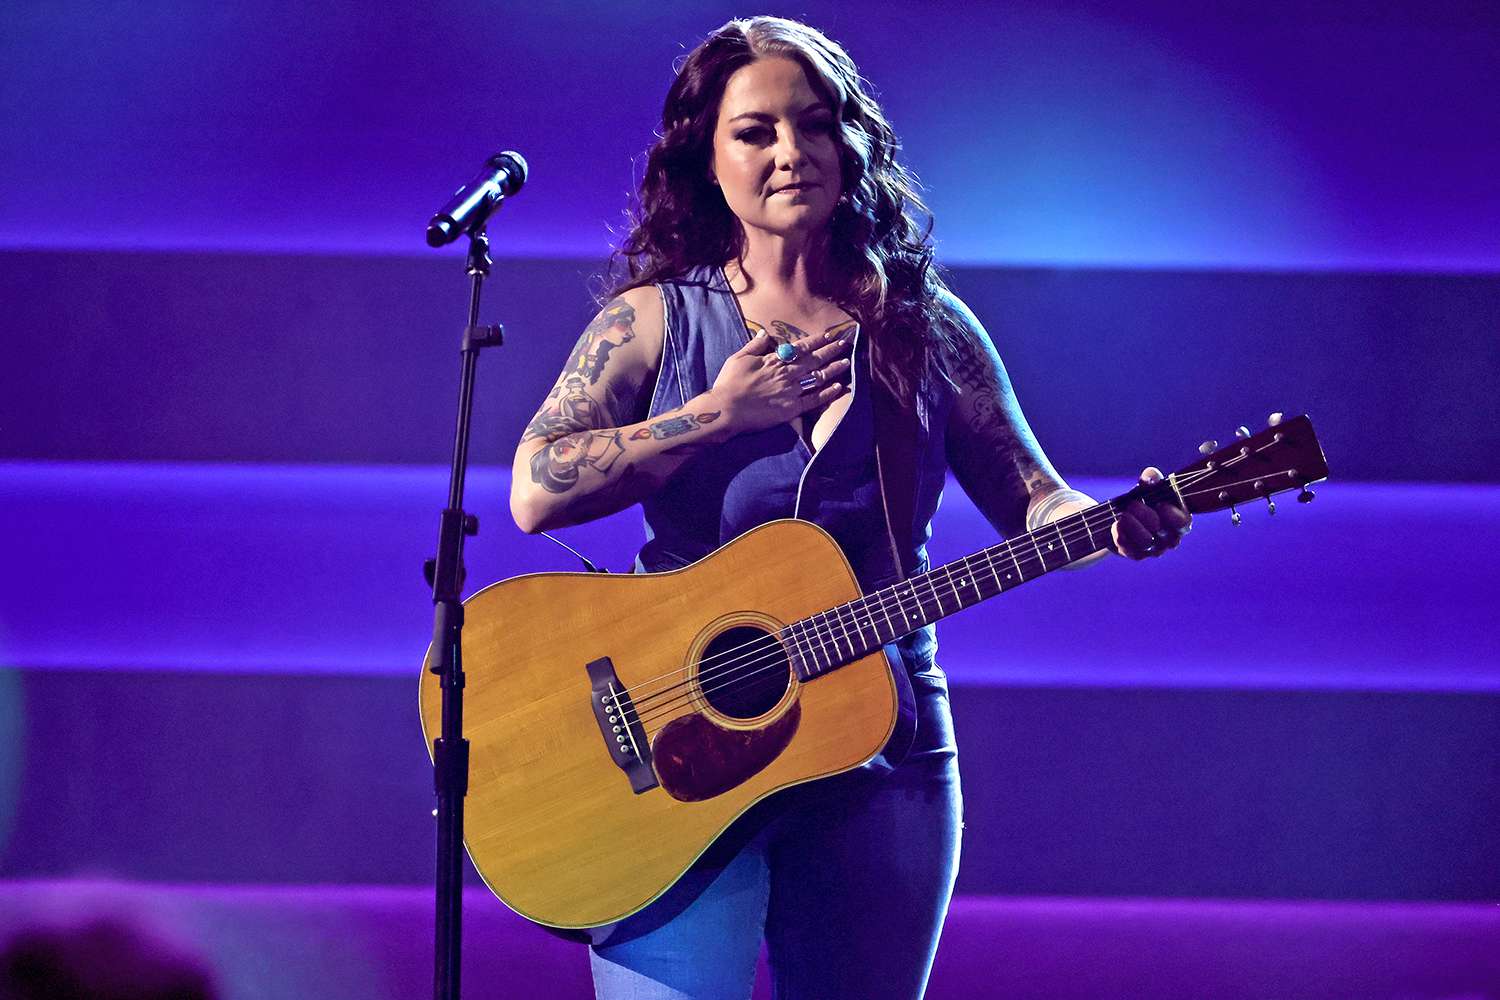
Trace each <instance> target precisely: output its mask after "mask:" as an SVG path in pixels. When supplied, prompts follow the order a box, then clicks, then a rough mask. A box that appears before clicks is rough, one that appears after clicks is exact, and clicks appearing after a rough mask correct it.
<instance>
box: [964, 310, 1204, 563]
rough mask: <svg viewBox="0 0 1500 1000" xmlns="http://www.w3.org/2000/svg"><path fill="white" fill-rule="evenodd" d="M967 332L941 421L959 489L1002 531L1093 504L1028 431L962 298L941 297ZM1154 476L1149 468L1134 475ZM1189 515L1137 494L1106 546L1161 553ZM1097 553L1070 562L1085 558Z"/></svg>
mask: <svg viewBox="0 0 1500 1000" xmlns="http://www.w3.org/2000/svg"><path fill="white" fill-rule="evenodd" d="M948 305H949V307H950V309H951V310H952V314H953V316H954V317H955V318H956V319H957V320H958V321H959V325H960V326H961V327H962V328H963V329H964V330H965V331H966V332H967V333H968V337H967V341H968V345H969V348H970V350H969V351H968V353H967V354H966V355H965V356H964V357H963V358H962V359H960V360H959V361H958V363H956V364H955V365H954V371H953V378H954V381H955V382H956V383H957V384H958V387H959V395H958V401H957V403H956V405H955V406H954V407H953V413H952V417H951V419H950V420H949V421H948V432H947V447H948V464H949V465H950V466H951V467H952V468H953V472H954V475H955V476H956V477H957V478H958V481H959V484H960V485H961V486H963V488H964V492H966V493H968V494H969V498H970V499H972V500H973V501H974V505H975V506H977V507H978V508H979V509H980V511H981V512H983V514H984V516H985V517H987V518H988V519H989V521H990V523H991V524H993V525H994V526H995V527H996V529H998V530H999V531H1000V532H1001V533H1002V534H1004V535H1015V534H1017V533H1019V532H1022V531H1026V530H1031V529H1035V528H1038V527H1040V526H1042V525H1043V524H1048V523H1050V522H1052V521H1056V520H1058V519H1059V518H1062V517H1066V516H1067V515H1069V514H1072V513H1075V512H1076V511H1079V510H1083V509H1086V508H1088V507H1092V506H1093V505H1094V501H1093V499H1092V498H1091V497H1089V496H1088V495H1087V494H1084V493H1080V492H1078V491H1077V490H1074V489H1070V488H1069V487H1068V484H1067V483H1065V482H1064V481H1063V479H1062V477H1061V476H1059V475H1058V474H1057V470H1056V469H1054V468H1052V463H1051V462H1049V461H1047V456H1046V455H1045V454H1044V453H1043V452H1042V449H1041V446H1040V445H1038V444H1037V442H1036V438H1035V437H1033V436H1032V433H1031V428H1030V427H1029V426H1027V424H1026V417H1025V416H1024V415H1023V414H1022V413H1021V407H1020V404H1019V403H1017V402H1016V395H1015V392H1014V391H1013V390H1012V389H1011V385H1010V377H1009V376H1007V375H1006V373H1005V365H1003V364H1001V362H1000V355H999V354H997V353H996V351H995V346H994V344H992V343H990V338H989V335H988V334H987V333H985V331H984V327H983V326H981V325H980V323H979V320H978V319H976V318H975V317H974V314H973V313H971V312H970V311H969V309H968V307H967V306H965V305H964V304H963V303H962V302H960V301H958V299H956V298H954V299H950V300H949V302H948ZM1159 479H1161V472H1160V471H1158V470H1156V469H1153V468H1148V469H1146V470H1145V471H1144V472H1142V473H1141V482H1154V481H1157V480H1159ZM1191 527H1192V518H1190V517H1189V516H1188V514H1187V513H1186V512H1185V511H1183V510H1182V509H1181V508H1180V507H1178V506H1176V505H1175V504H1172V503H1166V502H1163V503H1159V504H1157V505H1155V506H1154V507H1152V506H1148V505H1147V504H1145V503H1144V502H1142V501H1139V500H1137V501H1136V502H1135V503H1133V504H1131V505H1130V506H1129V507H1127V508H1126V509H1125V510H1124V511H1122V512H1121V513H1120V514H1119V516H1118V517H1116V519H1115V520H1114V522H1113V523H1112V524H1111V525H1110V540H1111V542H1112V543H1113V544H1112V547H1111V551H1114V552H1116V553H1118V554H1119V555H1122V556H1126V557H1128V558H1130V559H1137V560H1139V559H1146V558H1151V557H1155V556H1160V555H1162V554H1163V553H1164V552H1167V551H1169V550H1171V549H1173V548H1176V547H1177V544H1178V542H1180V541H1181V540H1182V536H1183V535H1184V534H1186V533H1187V531H1188V530H1189V529H1190V528H1191ZM1102 556H1103V553H1102V552H1100V553H1096V554H1095V555H1092V556H1086V557H1084V558H1083V559H1080V560H1078V561H1077V562H1075V563H1073V564H1072V565H1073V566H1085V565H1088V564H1089V563H1092V562H1094V561H1095V560H1097V559H1098V558H1101V557H1102Z"/></svg>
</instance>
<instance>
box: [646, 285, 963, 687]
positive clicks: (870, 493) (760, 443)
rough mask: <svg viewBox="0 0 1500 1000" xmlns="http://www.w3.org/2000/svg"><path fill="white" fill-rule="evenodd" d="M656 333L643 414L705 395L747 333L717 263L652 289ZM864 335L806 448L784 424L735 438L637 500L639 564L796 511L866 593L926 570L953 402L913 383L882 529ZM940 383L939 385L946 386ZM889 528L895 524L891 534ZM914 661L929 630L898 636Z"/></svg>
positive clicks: (924, 656)
mask: <svg viewBox="0 0 1500 1000" xmlns="http://www.w3.org/2000/svg"><path fill="white" fill-rule="evenodd" d="M659 287H660V290H661V295H662V304H663V307H664V310H665V336H664V338H663V343H662V354H661V364H660V367H659V369H658V372H657V378H656V387H655V389H654V391H653V392H652V395H651V407H650V416H651V417H656V416H658V415H660V414H662V413H665V412H667V411H669V410H674V409H677V408H678V407H680V406H684V405H686V404H687V402H688V401H689V400H691V399H692V398H693V397H695V396H697V395H699V394H700V393H703V392H706V391H707V390H708V389H709V388H710V387H711V386H712V385H713V383H714V379H715V378H716V377H717V376H718V373H719V369H720V368H722V367H723V365H724V362H725V361H727V360H728V359H729V356H730V355H732V354H734V353H735V352H736V351H738V350H739V349H740V348H741V347H743V346H744V345H745V343H746V340H747V338H748V336H749V334H748V332H747V330H746V325H745V317H744V315H743V314H742V313H741V312H740V307H739V303H738V301H737V300H736V299H735V297H734V293H733V292H732V291H730V288H729V284H728V281H727V279H726V278H725V276H724V272H723V270H722V269H721V268H718V267H712V268H709V267H700V268H695V269H694V270H692V271H690V272H688V273H687V274H686V275H684V276H683V277H682V278H680V279H677V280H674V281H667V282H662V283H661V285H660V286H659ZM869 373H870V345H869V338H868V337H867V336H865V335H864V334H863V333H862V332H861V331H859V330H856V333H855V343H854V353H853V365H852V367H851V398H850V402H849V409H848V410H847V411H846V412H845V414H844V416H843V418H842V419H841V420H840V421H839V423H838V425H837V426H836V427H835V428H834V430H833V433H832V434H831V435H830V436H829V438H828V440H827V442H826V443H825V444H824V445H823V447H822V448H821V449H819V450H818V452H817V454H816V455H814V454H813V453H812V452H811V450H810V449H809V448H808V446H807V444H806V442H804V441H803V440H802V437H801V436H800V435H799V434H798V433H797V431H796V430H795V429H794V428H793V427H792V426H791V425H790V424H781V425H779V426H776V427H771V428H768V429H766V430H762V431H755V432H751V433H745V434H739V435H736V436H735V437H732V438H730V439H729V440H728V441H725V442H724V443H722V444H720V445H719V446H717V447H715V448H710V449H708V450H706V451H703V452H700V453H699V454H697V455H695V456H693V457H692V458H690V459H689V460H688V461H687V462H686V463H685V464H683V465H682V466H681V467H680V468H679V469H678V470H677V471H676V473H674V474H673V475H672V477H671V478H670V479H669V480H668V481H667V482H666V483H665V484H664V485H663V486H662V488H661V489H659V490H658V491H657V492H656V493H655V494H653V495H652V496H650V497H648V498H646V500H645V501H644V502H643V503H642V507H643V509H644V513H645V528H646V544H645V546H644V547H643V548H642V549H641V550H640V553H639V555H638V556H637V557H636V570H637V572H653V573H654V572H660V571H663V570H671V569H677V568H679V567H681V566H685V565H687V564H688V563H691V562H695V561H697V560H699V559H702V558H703V557H705V556H707V555H708V554H710V553H711V552H713V551H714V550H715V549H717V548H718V547H719V546H721V545H723V544H724V543H726V542H729V541H731V540H732V539H734V538H737V537H739V536H740V535H742V534H744V533H745V532H746V531H749V530H750V529H751V528H754V527H756V526H758V525H761V524H764V523H766V522H767V521H773V520H776V519H777V518H784V517H797V518H801V519H802V520H805V521H812V522H813V523H815V524H817V525H819V526H821V527H822V528H823V529H824V530H826V531H827V532H828V533H829V534H830V535H832V536H833V538H834V540H836V541H837V542H838V543H839V546H840V547H841V548H842V549H843V550H844V553H845V555H847V556H848V558H849V562H850V564H851V565H852V566H853V567H854V573H855V576H856V578H857V579H858V580H859V583H860V586H861V587H862V588H864V590H865V591H866V592H868V591H870V590H873V589H876V588H879V587H883V586H886V585H888V584H890V583H894V582H895V581H897V580H899V579H902V578H904V577H906V576H910V575H911V574H913V573H919V572H923V571H925V570H926V569H927V548H926V543H927V540H928V538H929V537H931V521H932V515H933V514H934V513H935V512H936V511H937V507H938V504H939V503H940V502H941V499H942V491H943V483H944V479H945V474H946V462H945V458H944V454H943V430H942V429H943V426H944V423H945V422H946V420H947V415H948V414H947V410H948V407H949V406H951V395H950V393H948V392H934V391H933V389H932V387H933V385H941V380H933V379H928V380H926V381H923V382H919V384H918V390H917V399H916V403H917V406H916V418H915V419H914V420H913V421H912V423H913V424H915V426H913V427H903V428H900V429H899V432H901V433H907V434H913V435H915V441H914V442H913V443H914V446H915V447H914V456H915V461H914V463H913V464H914V467H913V468H912V469H911V470H909V471H910V474H911V476H912V477H913V478H914V480H915V481H914V482H912V483H910V484H909V485H908V487H907V488H909V489H911V490H912V491H913V493H912V497H911V501H910V503H909V504H907V505H905V506H906V508H907V509H910V510H911V511H912V516H911V519H910V523H908V524H898V525H894V526H890V527H888V524H887V511H888V509H891V508H892V507H893V506H894V508H895V509H898V510H899V509H901V508H902V505H900V504H897V505H891V504H890V503H889V502H888V499H887V498H885V497H883V495H882V490H881V477H880V473H879V468H878V459H877V457H876V456H877V450H876V447H875V436H876V434H875V432H876V415H875V409H874V406H873V405H872V397H873V396H874V395H875V393H874V392H872V391H871V387H870V381H869V380H870V374H869ZM944 388H946V387H944ZM892 528H894V529H895V530H892ZM900 645H901V646H902V647H903V652H904V653H906V654H907V656H908V662H909V664H911V666H912V667H913V668H914V669H921V667H922V666H923V665H924V664H929V663H931V659H932V654H933V651H934V650H935V649H936V646H937V641H936V637H935V633H934V631H933V629H932V627H931V626H929V627H928V628H926V629H924V630H922V631H920V632H918V633H916V634H915V635H913V636H910V637H908V638H907V639H904V640H902V642H901V644H900Z"/></svg>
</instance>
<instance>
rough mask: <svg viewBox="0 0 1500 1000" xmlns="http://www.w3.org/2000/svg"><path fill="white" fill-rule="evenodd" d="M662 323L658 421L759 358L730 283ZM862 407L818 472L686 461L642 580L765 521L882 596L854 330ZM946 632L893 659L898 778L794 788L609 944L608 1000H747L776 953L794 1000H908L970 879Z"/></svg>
mask: <svg viewBox="0 0 1500 1000" xmlns="http://www.w3.org/2000/svg"><path fill="white" fill-rule="evenodd" d="M661 292H662V304H663V307H664V309H665V314H666V337H665V341H664V344H663V348H662V360H661V365H660V368H659V370H658V375H657V381H656V385H655V388H654V390H653V393H652V398H651V405H650V414H651V416H653V417H654V416H657V415H659V414H661V413H664V412H666V411H668V410H672V409H676V408H677V407H680V406H683V405H684V404H686V403H687V402H688V401H689V400H691V399H692V398H693V397H695V396H697V395H699V394H700V393H702V392H705V391H707V390H708V389H709V388H710V387H711V386H712V385H713V380H714V378H715V377H716V376H717V374H718V372H719V369H720V368H721V367H722V366H723V364H724V362H725V361H726V360H727V359H728V358H729V356H730V355H732V354H733V353H734V352H735V351H737V350H739V349H740V348H741V347H743V346H744V344H745V342H746V338H747V332H746V327H745V320H744V316H743V315H742V314H741V312H740V309H739V305H738V303H737V301H736V299H735V297H734V294H733V292H732V291H731V290H730V288H729V285H728V282H727V280H726V279H725V277H724V274H723V271H722V269H720V268H699V269H696V270H695V271H693V272H691V273H689V274H688V275H686V276H684V278H683V279H682V280H680V281H675V282H666V283H663V284H662V286H661ZM853 359H854V364H853V365H852V368H851V370H852V384H851V389H852V392H851V399H850V403H849V409H848V410H847V411H846V413H845V414H844V416H843V418H842V419H841V420H840V421H839V424H838V426H837V427H836V428H835V429H834V431H833V433H832V435H831V436H830V437H829V439H828V441H827V442H826V443H825V444H824V446H823V448H822V449H820V450H819V451H818V453H817V455H816V456H814V455H813V454H812V453H811V452H810V451H809V450H808V448H807V445H806V444H805V443H804V442H803V440H802V438H801V437H800V436H799V435H798V434H797V432H796V431H795V430H794V429H793V428H791V427H790V426H786V425H783V426H780V427H774V428H770V429H768V430H764V431H759V432H756V433H750V434H741V435H737V436H736V437H734V438H731V439H730V440H729V441H727V442H725V443H724V444H723V445H721V446H719V447H716V448H713V449H710V450H708V451H705V452H702V453H701V454H699V455H696V456H694V457H693V458H692V459H690V460H689V461H688V462H687V463H686V464H684V465H683V466H682V467H681V468H680V469H679V470H678V471H677V473H676V474H675V475H673V476H672V478H671V479H669V480H668V481H667V483H666V484H664V485H663V487H662V489H661V490H659V491H658V492H657V493H656V494H655V495H653V496H652V497H650V498H648V499H647V500H646V501H645V502H644V503H643V505H642V506H643V508H644V511H645V525H646V538H647V541H646V544H645V546H644V547H643V548H642V549H641V551H640V554H639V556H638V557H637V561H636V565H637V569H638V570H640V571H647V572H657V571H662V570H669V569H676V568H678V567H681V566H685V565H687V564H688V563H691V562H694V561H696V560H698V559H701V558H703V557H705V556H707V555H709V554H710V553H711V552H713V551H714V550H715V549H717V548H719V547H720V546H721V545H723V544H724V543H726V542H728V541H730V540H732V539H734V538H736V537H738V536H739V535H741V534H743V533H744V532H746V531H748V530H750V529H751V528H754V527H756V526H757V525H760V524H764V523H766V522H767V521H771V520H775V519H777V518H783V517H800V518H802V519H804V520H809V521H813V522H815V523H817V524H819V525H821V526H822V527H823V528H824V529H826V530H827V531H828V532H829V534H831V535H832V536H833V537H834V539H835V540H836V541H837V542H838V543H839V545H840V547H841V548H843V550H844V552H845V554H846V555H847V556H848V557H849V561H850V563H851V565H852V566H853V568H854V571H855V575H856V577H858V579H859V582H860V585H861V586H862V587H863V588H864V589H865V590H866V591H869V590H871V589H875V588H877V587H879V586H883V585H885V584H888V583H891V582H894V581H895V580H897V579H899V578H900V577H901V575H902V573H901V567H900V566H897V565H894V564H893V562H894V556H895V555H897V554H893V553H892V551H891V545H890V542H889V541H888V536H887V530H886V524H885V508H884V505H883V503H882V501H881V497H880V487H879V478H878V475H877V469H876V463H875V419H874V412H873V405H872V402H871V398H872V394H871V393H870V392H868V391H862V380H865V379H868V378H869V347H868V343H867V342H866V338H864V337H863V335H862V333H856V338H855V344H854V351H853ZM950 404H951V399H950V397H949V396H948V395H947V393H946V392H937V391H931V390H930V389H929V391H928V392H927V393H926V394H925V395H922V396H921V397H920V398H919V406H920V407H921V408H922V411H923V415H924V419H923V420H922V421H921V424H922V427H921V435H922V437H921V438H920V439H919V447H918V452H917V453H918V456H919V460H918V467H917V468H916V469H915V470H914V472H915V474H916V479H917V481H916V483H915V487H916V503H915V506H914V518H913V523H911V524H909V525H893V526H892V529H893V531H894V533H895V538H894V541H895V543H896V545H897V546H898V547H901V548H902V549H903V551H900V552H899V553H898V554H899V557H900V559H901V560H902V561H903V562H905V563H906V565H907V566H908V567H910V566H916V567H917V571H919V572H920V571H922V570H925V569H926V568H927V554H926V547H925V546H926V542H927V539H928V537H929V533H930V532H929V525H930V522H931V519H932V515H933V513H934V512H935V511H936V510H937V506H938V503H939V502H940V499H941V496H942V486H943V482H944V472H945V461H944V455H943V447H942V431H941V429H942V427H943V425H944V422H945V420H946V414H947V407H948V406H949V405H950ZM936 645H937V643H936V638H935V633H934V631H933V630H932V629H931V628H928V629H924V630H922V631H919V632H917V633H915V634H914V635H913V636H909V637H907V638H906V639H904V640H902V641H901V642H900V643H898V644H897V648H898V650H899V652H900V655H901V658H902V660H903V664H902V665H903V666H904V667H905V669H906V671H907V673H908V675H909V676H910V677H911V679H912V687H913V691H914V694H915V696H916V702H917V733H916V737H915V739H916V743H915V745H914V747H913V749H912V752H911V754H910V755H909V756H908V757H907V759H906V761H905V762H904V763H902V764H901V765H900V766H899V767H898V768H896V770H895V771H893V772H891V773H889V774H885V775H881V774H878V773H875V772H871V771H865V770H859V771H853V772H850V773H847V774H844V775H840V776H838V777H835V778H830V779H826V780H823V781H817V782H813V783H811V784H808V785H803V786H799V787H796V788H792V789H788V790H786V791H784V792H781V793H778V794H777V795H775V796H772V797H771V799H769V800H767V801H766V802H763V803H761V804H760V805H758V806H756V807H755V808H754V809H752V810H751V811H750V812H749V813H748V814H746V815H745V816H744V817H742V818H741V819H740V820H739V821H737V822H736V823H735V824H734V826H733V827H731V829H730V830H729V831H727V832H726V833H725V834H724V835H723V836H722V837H720V838H719V840H718V841H716V842H715V844H714V845H713V846H712V847H711V848H710V849H709V851H708V852H707V853H706V854H705V855H704V856H703V857H702V858H700V859H699V861H698V862H697V863H696V864H695V865H694V866H693V868H692V869H691V870H690V871H689V872H688V873H687V874H686V875H685V876H684V877H683V878H682V879H681V880H680V881H679V882H678V883H677V884H676V885H674V886H673V887H672V888H671V889H670V890H668V892H667V893H666V894H664V895H663V896H662V897H661V898H660V899H658V900H656V901H655V902H653V903H652V904H651V905H650V906H648V907H646V908H645V909H644V910H642V911H641V912H639V913H637V914H635V915H634V916H632V917H630V918H628V919H626V920H624V921H622V922H620V923H618V924H615V925H612V926H611V927H609V928H601V929H600V930H599V931H597V932H596V933H595V936H594V942H595V943H594V945H593V951H592V956H591V961H592V964H593V972H594V983H595V989H596V993H597V996H598V997H599V998H600V1000H669V998H681V997H692V998H695V1000H718V998H731V997H732V998H744V997H748V996H749V995H750V990H751V987H752V984H753V981H754V974H755V962H756V956H757V954H758V952H759V949H760V942H761V940H762V938H763V937H764V940H765V942H766V945H767V949H768V952H769V955H770V960H771V965H772V970H773V975H774V979H775V990H776V996H777V997H778V998H779V1000H836V998H839V997H850V998H859V1000H883V998H891V1000H910V998H913V997H920V996H921V994H922V991H923V988H924V987H925V984H926V980H927V975H928V972H929V970H930V968H931V965H932V958H933V955H934V954H935V952H936V949H937V939H938V934H939V932H940V930H941V928H942V922H943V917H944V915H945V914H946V913H947V908H948V900H949V897H950V895H951V894H952V890H953V880H954V877H955V875H956V873H957V870H958V845H959V837H960V828H961V825H962V824H961V822H960V817H961V813H962V798H961V793H960V789H959V778H958V756H957V750H956V749H955V747H954V743H953V724H952V719H951V716H950V714H949V711H948V691H947V684H946V681H945V680H944V678H943V674H942V671H941V670H939V669H938V668H937V667H936V666H935V664H934V663H933V659H932V657H933V653H934V650H935V649H936Z"/></svg>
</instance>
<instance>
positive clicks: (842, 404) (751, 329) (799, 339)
mask: <svg viewBox="0 0 1500 1000" xmlns="http://www.w3.org/2000/svg"><path fill="white" fill-rule="evenodd" d="M741 308H742V310H743V314H744V317H745V336H746V338H747V339H748V338H750V337H754V336H755V335H756V334H759V333H765V334H767V335H768V336H770V337H771V339H772V340H773V341H774V342H775V343H776V344H777V345H778V346H780V345H782V344H790V345H792V346H793V347H795V348H797V349H798V350H799V351H802V352H806V351H808V350H810V349H811V348H812V347H813V346H815V345H816V344H820V343H823V342H825V337H824V335H825V334H829V333H833V334H838V335H840V336H844V337H850V338H852V337H854V335H855V333H856V332H857V330H858V324H857V323H856V322H855V321H854V320H852V319H850V318H849V317H848V316H847V315H846V314H845V313H843V311H842V310H839V309H837V308H833V307H830V310H829V311H827V312H824V313H822V314H821V315H813V316H802V315H798V314H795V313H791V312H789V311H778V310H776V309H775V307H774V306H763V307H760V308H756V307H755V305H754V304H753V303H745V302H742V303H741ZM752 309H755V311H754V312H752V311H751V310H752ZM773 316H789V317H790V318H785V319H783V318H771V317H773ZM834 378H835V379H836V380H837V381H839V382H842V383H845V384H847V383H848V382H849V380H850V378H851V372H850V369H848V368H845V369H843V370H842V371H841V372H840V373H839V374H837V375H835V376H834ZM851 399H852V396H851V395H850V394H849V393H847V392H846V393H844V394H843V395H841V396H839V397H838V398H837V399H835V400H833V401H832V402H831V403H828V404H827V405H825V406H819V407H815V408H814V409H811V410H809V411H808V412H806V413H804V414H802V415H801V416H799V417H794V418H793V419H792V420H791V425H792V427H793V428H794V429H796V431H797V433H798V434H799V435H800V436H801V437H802V440H803V441H804V442H806V443H807V446H808V448H809V449H811V450H812V451H814V452H816V451H818V450H819V449H821V448H822V447H823V445H824V444H826V443H827V442H828V438H829V437H830V436H831V435H832V434H833V430H834V428H835V427H837V426H838V423H839V421H840V420H841V419H843V416H844V413H845V412H846V411H847V410H848V409H849V402H850V400H851Z"/></svg>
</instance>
